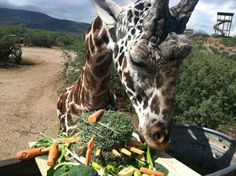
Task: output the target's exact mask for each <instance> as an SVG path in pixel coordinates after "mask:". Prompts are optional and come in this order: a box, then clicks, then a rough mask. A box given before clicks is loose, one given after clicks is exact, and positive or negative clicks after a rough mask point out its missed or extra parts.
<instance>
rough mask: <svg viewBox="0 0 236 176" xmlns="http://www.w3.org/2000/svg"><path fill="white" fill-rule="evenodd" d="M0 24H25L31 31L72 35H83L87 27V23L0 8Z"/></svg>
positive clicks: (39, 13)
mask: <svg viewBox="0 0 236 176" xmlns="http://www.w3.org/2000/svg"><path fill="white" fill-rule="evenodd" d="M0 24H10V25H18V24H25V25H26V26H27V27H28V28H33V29H41V30H47V31H61V32H73V33H84V32H86V30H87V28H88V27H89V24H88V23H82V22H75V21H71V20H65V19H58V18H54V17H51V16H49V15H46V14H44V13H41V12H35V11H29V10H19V9H10V8H0Z"/></svg>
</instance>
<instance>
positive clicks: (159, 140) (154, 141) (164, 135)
mask: <svg viewBox="0 0 236 176" xmlns="http://www.w3.org/2000/svg"><path fill="white" fill-rule="evenodd" d="M170 126H171V124H165V123H163V122H160V121H158V120H157V119H151V120H149V122H148V123H147V124H146V127H145V128H144V131H143V135H144V139H145V141H146V142H147V144H148V145H149V146H150V147H151V148H153V149H157V150H163V149H165V148H166V147H167V145H168V142H169V139H170V138H169V136H170Z"/></svg>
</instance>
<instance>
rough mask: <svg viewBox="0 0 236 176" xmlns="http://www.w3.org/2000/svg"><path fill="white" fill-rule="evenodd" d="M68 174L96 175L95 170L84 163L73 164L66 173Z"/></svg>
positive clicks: (75, 175) (78, 175) (72, 175)
mask: <svg viewBox="0 0 236 176" xmlns="http://www.w3.org/2000/svg"><path fill="white" fill-rule="evenodd" d="M67 175H68V176H98V173H97V171H96V170H95V169H94V168H93V167H91V166H86V165H84V164H81V165H78V166H73V167H72V168H71V169H70V171H69V172H68V173H67Z"/></svg>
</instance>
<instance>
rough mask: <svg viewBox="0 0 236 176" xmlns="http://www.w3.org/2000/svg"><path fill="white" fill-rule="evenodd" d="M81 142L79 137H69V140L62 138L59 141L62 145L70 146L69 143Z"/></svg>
mask: <svg viewBox="0 0 236 176" xmlns="http://www.w3.org/2000/svg"><path fill="white" fill-rule="evenodd" d="M80 140H81V138H80V137H79V136H77V137H69V138H63V139H62V140H61V143H62V144H70V143H75V142H79V141H80Z"/></svg>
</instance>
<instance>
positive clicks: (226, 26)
mask: <svg viewBox="0 0 236 176" xmlns="http://www.w3.org/2000/svg"><path fill="white" fill-rule="evenodd" d="M233 16H234V13H227V12H218V13H217V22H216V25H214V29H215V34H216V35H221V36H226V37H229V35H230V30H231V26H232V21H233Z"/></svg>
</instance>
